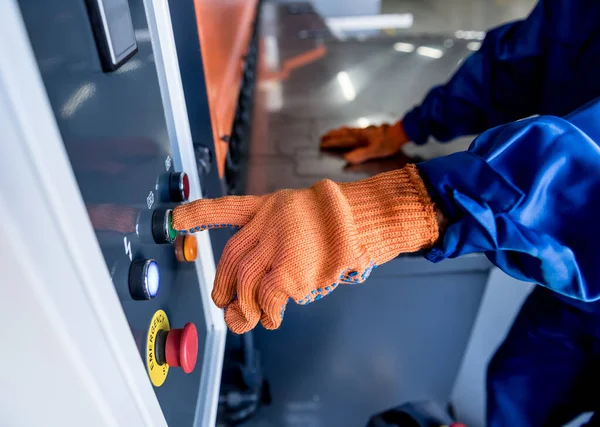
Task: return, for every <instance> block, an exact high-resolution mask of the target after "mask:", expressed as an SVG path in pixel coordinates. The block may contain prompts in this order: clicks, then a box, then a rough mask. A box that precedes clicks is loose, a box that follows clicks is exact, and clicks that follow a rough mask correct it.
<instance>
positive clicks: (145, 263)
mask: <svg viewBox="0 0 600 427" xmlns="http://www.w3.org/2000/svg"><path fill="white" fill-rule="evenodd" d="M159 288H160V270H159V268H158V264H157V263H156V261H154V260H153V259H136V260H133V261H132V263H131V267H130V268H129V292H130V293H131V296H132V298H133V299H136V300H149V299H153V298H154V297H156V295H157V294H158V290H159Z"/></svg>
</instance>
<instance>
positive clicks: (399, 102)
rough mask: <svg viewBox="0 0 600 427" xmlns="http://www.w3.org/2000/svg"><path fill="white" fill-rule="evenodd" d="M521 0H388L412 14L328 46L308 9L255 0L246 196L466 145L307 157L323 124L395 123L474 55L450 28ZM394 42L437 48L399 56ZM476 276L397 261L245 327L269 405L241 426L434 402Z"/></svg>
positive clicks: (483, 266) (456, 346) (502, 11)
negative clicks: (388, 155) (352, 160)
mask: <svg viewBox="0 0 600 427" xmlns="http://www.w3.org/2000/svg"><path fill="white" fill-rule="evenodd" d="M364 1H366V0H364ZM532 3H533V2H532V1H531V0H527V1H516V0H515V1H509V0H504V1H500V0H496V1H484V0H481V1H476V0H452V1H442V0H438V1H435V0H428V1H421V0H419V1H417V0H414V1H391V0H386V1H384V2H383V4H382V5H381V8H382V10H383V11H384V12H386V13H398V12H402V13H406V12H410V13H413V14H414V17H415V23H414V27H413V28H411V29H410V30H406V31H401V32H396V33H394V32H393V31H388V32H385V33H377V34H371V36H370V37H366V38H365V37H362V36H359V38H354V37H350V38H347V39H346V40H343V41H340V40H336V39H335V38H334V37H332V36H331V34H328V32H327V27H326V25H325V22H324V20H323V18H322V17H320V16H319V15H318V14H314V13H297V14H292V13H290V9H289V8H288V7H289V4H278V3H275V2H266V3H265V4H264V6H263V11H262V18H263V19H262V30H261V35H262V43H261V46H262V53H263V54H262V61H263V67H262V70H261V74H260V79H259V80H260V81H259V84H258V88H257V94H256V107H255V120H254V126H253V138H252V144H251V147H250V158H249V167H248V171H249V173H248V178H247V187H246V192H247V193H248V194H264V193H267V192H271V191H275V190H278V189H280V188H302V187H306V186H309V185H311V184H313V183H315V182H316V181H318V180H320V179H323V178H330V179H334V180H337V181H352V180H357V179H361V178H363V177H366V176H370V175H372V174H374V173H378V172H381V171H384V170H390V169H394V168H398V167H401V166H403V165H404V164H405V163H406V162H407V161H417V160H420V159H427V158H432V157H436V156H440V155H444V154H448V153H450V152H454V151H458V150H464V149H465V148H466V147H467V146H468V144H469V143H470V141H471V140H472V138H462V139H461V140H458V141H455V142H453V143H452V144H439V143H437V142H434V141H432V142H430V143H429V144H427V145H426V146H423V147H415V146H410V147H408V148H407V149H406V150H405V152H404V153H403V154H400V155H398V156H396V157H395V158H392V159H388V160H385V161H379V162H370V163H367V164H365V165H362V166H360V167H355V168H347V167H346V166H345V164H344V162H343V160H342V159H340V158H339V157H335V156H331V155H327V154H324V153H321V152H319V150H318V139H319V136H320V135H321V134H322V133H323V132H325V131H327V130H329V129H330V128H332V127H337V126H341V125H345V124H348V125H361V126H364V125H367V124H377V123H381V122H385V121H394V120H397V119H398V118H400V117H401V116H402V115H403V113H404V112H405V111H406V110H407V109H409V108H411V107H412V106H413V105H415V104H416V103H418V102H419V101H420V100H421V99H422V97H423V96H424V95H425V93H426V92H427V90H428V89H429V88H430V87H431V86H432V85H435V84H439V83H442V82H444V81H445V80H447V79H448V77H449V76H450V75H451V74H452V73H453V71H454V70H455V69H456V68H457V67H458V66H459V64H460V61H462V59H463V58H464V57H465V56H466V55H468V54H469V53H471V52H472V49H476V47H477V46H476V44H474V43H476V42H477V40H465V39H464V38H457V37H456V34H455V31H457V30H483V29H485V28H488V27H489V26H491V25H496V24H498V23H499V22H501V21H503V20H508V19H515V18H518V17H520V16H523V15H525V14H526V13H527V12H528V10H529V9H530V8H531V6H532ZM305 12H306V11H305ZM459 35H460V33H459ZM397 42H402V43H409V44H412V45H414V46H428V47H431V48H434V49H438V50H439V51H440V52H441V53H442V55H441V57H440V58H431V57H424V56H420V55H418V54H416V53H415V52H410V53H405V52H398V51H396V50H394V49H393V46H394V44H395V43H397ZM307 52H308V55H306V53H307ZM323 52H325V53H323ZM311 55H312V59H313V60H312V61H310V60H307V62H308V63H307V64H305V65H303V66H300V67H296V68H294V66H295V65H297V64H298V58H300V59H306V58H307V57H309V58H311ZM315 58H318V59H315ZM300 62H302V61H300ZM286 70H287V71H286ZM284 71H286V72H284ZM340 72H345V73H347V75H348V77H349V78H350V80H351V82H352V85H353V88H354V91H355V97H353V99H348V97H346V96H344V93H343V91H342V88H341V87H340V84H339V81H338V78H337V76H338V73H340ZM488 270H489V264H488V263H487V261H486V260H485V259H483V257H480V256H474V257H465V258H461V259H458V260H453V261H446V262H443V263H441V264H438V265H433V264H430V263H428V262H426V261H425V260H424V259H422V258H420V257H401V258H398V259H396V260H393V261H392V262H390V263H388V264H386V265H385V266H383V267H382V268H380V269H378V270H376V271H375V272H374V274H373V275H372V276H371V278H370V279H369V281H368V282H367V283H365V284H363V285H361V286H359V287H352V288H348V289H340V290H338V291H336V293H334V294H333V295H332V296H329V297H328V298H325V299H323V300H321V301H319V302H317V303H315V304H311V305H310V306H307V307H299V306H293V305H292V306H291V307H289V308H288V310H287V312H286V319H285V321H284V322H283V326H282V328H281V329H280V330H279V331H275V332H269V331H265V330H263V329H261V328H260V327H259V328H258V329H257V330H256V332H255V338H256V343H257V346H258V349H259V351H260V352H261V353H262V360H263V364H264V369H265V375H266V377H267V378H268V379H269V380H270V382H271V388H272V394H273V404H272V405H271V406H270V407H265V408H263V409H262V410H261V412H260V413H259V414H258V416H257V417H255V418H254V419H253V420H251V421H250V422H248V423H247V424H246V425H248V426H274V427H275V426H276V427H283V426H302V427H304V426H327V427H329V426H344V427H352V426H363V425H365V423H366V421H367V420H368V418H369V416H371V415H372V414H374V413H376V412H378V411H381V410H384V409H387V408H389V407H391V406H394V405H397V404H399V403H402V402H405V401H413V400H434V401H437V402H440V403H446V402H447V400H448V397H449V394H450V391H451V389H452V386H453V383H454V379H455V377H456V374H457V370H458V367H459V364H460V361H461V359H462V355H463V352H464V348H465V345H466V342H467V340H468V338H469V335H470V332H471V328H472V325H473V320H474V318H475V315H476V313H477V309H478V307H479V303H480V299H481V295H482V293H483V290H484V288H485V284H486V281H487V276H488Z"/></svg>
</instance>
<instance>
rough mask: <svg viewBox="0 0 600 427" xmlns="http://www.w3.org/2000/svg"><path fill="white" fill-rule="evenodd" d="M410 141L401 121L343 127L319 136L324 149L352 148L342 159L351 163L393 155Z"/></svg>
mask: <svg viewBox="0 0 600 427" xmlns="http://www.w3.org/2000/svg"><path fill="white" fill-rule="evenodd" d="M408 142H410V140H409V139H408V136H406V133H405V132H404V127H403V126H402V122H401V121H400V122H397V123H396V124H394V125H387V124H385V125H381V126H369V127H367V128H364V129H361V128H348V127H343V128H340V129H334V130H331V131H329V132H327V133H326V134H325V135H323V136H322V137H321V148H322V149H324V150H339V149H352V150H351V151H350V152H348V153H346V155H345V156H344V159H345V160H346V161H347V162H348V163H350V164H351V165H356V164H359V163H364V162H366V161H367V160H371V159H380V158H383V157H389V156H393V155H394V154H396V153H398V151H400V148H401V147H402V146H403V145H405V144H407V143H408Z"/></svg>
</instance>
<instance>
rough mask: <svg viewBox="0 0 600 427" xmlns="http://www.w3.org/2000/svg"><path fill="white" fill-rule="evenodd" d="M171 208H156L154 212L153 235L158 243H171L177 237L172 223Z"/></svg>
mask: <svg viewBox="0 0 600 427" xmlns="http://www.w3.org/2000/svg"><path fill="white" fill-rule="evenodd" d="M172 213H173V211H172V210H171V209H164V208H162V209H155V210H154V212H153V213H152V237H153V238H154V241H155V242H156V243H171V242H173V240H175V237H177V232H176V231H175V230H174V229H173V226H172V225H171V221H172Z"/></svg>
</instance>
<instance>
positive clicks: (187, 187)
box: [183, 173, 190, 200]
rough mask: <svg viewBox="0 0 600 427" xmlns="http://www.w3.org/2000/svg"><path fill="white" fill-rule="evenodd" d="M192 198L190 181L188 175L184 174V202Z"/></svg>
mask: <svg viewBox="0 0 600 427" xmlns="http://www.w3.org/2000/svg"><path fill="white" fill-rule="evenodd" d="M189 198H190V179H189V178H188V176H187V173H184V174H183V200H187V199H189Z"/></svg>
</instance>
